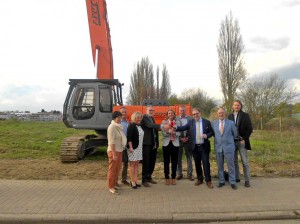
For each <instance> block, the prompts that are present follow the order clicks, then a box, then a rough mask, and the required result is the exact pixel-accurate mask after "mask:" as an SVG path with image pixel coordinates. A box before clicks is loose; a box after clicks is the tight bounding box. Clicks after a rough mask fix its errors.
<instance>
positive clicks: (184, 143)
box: [176, 105, 194, 181]
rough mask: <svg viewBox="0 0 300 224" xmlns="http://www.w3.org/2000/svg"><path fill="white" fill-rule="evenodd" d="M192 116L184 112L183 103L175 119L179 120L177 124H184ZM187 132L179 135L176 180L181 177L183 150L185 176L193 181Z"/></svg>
mask: <svg viewBox="0 0 300 224" xmlns="http://www.w3.org/2000/svg"><path fill="white" fill-rule="evenodd" d="M191 119H192V117H191V116H188V115H187V114H186V107H185V106H184V105H182V106H180V107H179V116H177V117H176V120H178V121H179V126H184V125H186V124H187V123H188V121H189V120H191ZM189 137H190V136H189V132H188V131H183V132H181V133H180V136H179V150H178V165H177V177H176V179H177V180H181V179H182V178H183V173H182V155H183V150H184V152H185V157H186V162H187V178H188V179H189V180H191V181H194V176H193V161H192V151H191V147H190V145H189Z"/></svg>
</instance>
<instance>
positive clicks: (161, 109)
mask: <svg viewBox="0 0 300 224" xmlns="http://www.w3.org/2000/svg"><path fill="white" fill-rule="evenodd" d="M180 105H182V104H180ZM180 105H174V106H153V108H154V110H155V112H154V115H153V118H154V120H155V123H156V124H161V123H162V121H163V120H164V119H165V118H166V117H167V111H168V110H169V109H171V110H173V111H175V114H176V116H178V115H179V107H180ZM121 107H125V108H126V109H127V120H128V121H130V122H131V115H132V114H133V112H136V111H139V112H141V113H142V114H146V107H147V106H133V105H130V106H114V109H113V110H114V111H117V110H120V108H121ZM185 107H186V114H187V115H190V116H191V115H192V107H191V105H189V104H187V105H185Z"/></svg>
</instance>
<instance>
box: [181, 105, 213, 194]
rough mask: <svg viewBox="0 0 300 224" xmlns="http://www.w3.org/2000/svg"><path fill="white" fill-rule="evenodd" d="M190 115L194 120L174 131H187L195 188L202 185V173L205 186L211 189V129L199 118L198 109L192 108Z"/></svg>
mask: <svg viewBox="0 0 300 224" xmlns="http://www.w3.org/2000/svg"><path fill="white" fill-rule="evenodd" d="M192 114H193V117H194V119H191V120H189V121H188V123H187V124H186V125H183V126H178V127H176V131H186V130H187V131H188V132H189V133H188V135H189V136H190V138H189V144H190V149H191V151H192V154H193V157H194V160H195V167H196V173H197V179H198V180H197V182H196V183H195V185H196V186H199V185H200V184H203V180H204V177H203V171H202V165H201V163H203V170H204V176H205V181H206V185H207V187H208V188H210V189H212V188H213V185H212V183H211V176H210V162H209V153H210V142H209V138H210V137H211V136H212V134H213V133H212V128H211V123H210V121H209V120H206V119H204V118H202V117H201V110H200V109H199V108H193V110H192Z"/></svg>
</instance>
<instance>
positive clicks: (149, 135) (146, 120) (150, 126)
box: [141, 114, 160, 148]
mask: <svg viewBox="0 0 300 224" xmlns="http://www.w3.org/2000/svg"><path fill="white" fill-rule="evenodd" d="M141 127H142V129H143V131H144V139H143V145H150V146H156V148H158V144H159V140H158V130H159V129H160V125H158V124H155V121H154V119H153V117H150V116H148V115H147V114H144V115H143V118H142V121H141Z"/></svg>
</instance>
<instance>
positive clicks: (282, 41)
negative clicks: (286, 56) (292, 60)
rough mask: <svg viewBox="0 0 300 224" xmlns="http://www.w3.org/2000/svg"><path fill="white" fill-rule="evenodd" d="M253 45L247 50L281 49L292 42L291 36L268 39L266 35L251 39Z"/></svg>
mask: <svg viewBox="0 0 300 224" xmlns="http://www.w3.org/2000/svg"><path fill="white" fill-rule="evenodd" d="M250 43H251V44H252V45H253V47H252V48H250V49H247V51H248V52H249V51H250V52H251V51H270V50H271V51H273V50H275V51H279V50H281V49H284V48H287V47H288V46H289V44H290V38H289V37H282V38H278V39H273V40H271V39H268V38H264V37H255V38H252V39H251V40H250Z"/></svg>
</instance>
